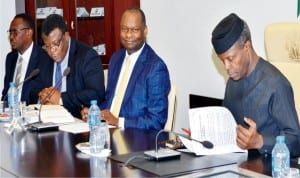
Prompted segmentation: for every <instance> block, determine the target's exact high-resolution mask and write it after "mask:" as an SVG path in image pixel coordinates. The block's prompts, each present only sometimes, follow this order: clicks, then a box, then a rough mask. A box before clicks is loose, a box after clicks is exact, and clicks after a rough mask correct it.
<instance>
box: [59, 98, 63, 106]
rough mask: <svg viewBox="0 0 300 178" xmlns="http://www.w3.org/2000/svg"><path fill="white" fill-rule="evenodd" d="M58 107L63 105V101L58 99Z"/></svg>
mask: <svg viewBox="0 0 300 178" xmlns="http://www.w3.org/2000/svg"><path fill="white" fill-rule="evenodd" d="M59 105H61V106H62V105H64V103H63V100H62V99H61V98H59Z"/></svg>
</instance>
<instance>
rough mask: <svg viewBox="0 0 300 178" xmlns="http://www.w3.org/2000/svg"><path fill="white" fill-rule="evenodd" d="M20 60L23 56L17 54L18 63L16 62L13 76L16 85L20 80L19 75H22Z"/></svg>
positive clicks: (21, 60)
mask: <svg viewBox="0 0 300 178" xmlns="http://www.w3.org/2000/svg"><path fill="white" fill-rule="evenodd" d="M22 62H23V58H22V56H19V58H18V63H17V68H16V69H17V70H16V76H15V85H16V86H18V85H19V83H20V80H21V76H22Z"/></svg>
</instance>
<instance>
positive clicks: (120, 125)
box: [118, 117, 125, 128]
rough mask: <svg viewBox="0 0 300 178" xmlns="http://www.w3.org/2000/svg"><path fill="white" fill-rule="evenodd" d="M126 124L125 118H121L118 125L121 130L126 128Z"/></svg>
mask: <svg viewBox="0 0 300 178" xmlns="http://www.w3.org/2000/svg"><path fill="white" fill-rule="evenodd" d="M124 122H125V118H124V117H119V123H118V126H119V128H124Z"/></svg>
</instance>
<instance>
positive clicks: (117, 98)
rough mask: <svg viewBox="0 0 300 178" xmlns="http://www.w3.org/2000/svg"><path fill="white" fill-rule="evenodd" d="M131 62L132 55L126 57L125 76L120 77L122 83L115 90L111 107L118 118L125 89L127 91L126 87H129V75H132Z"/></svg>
mask: <svg viewBox="0 0 300 178" xmlns="http://www.w3.org/2000/svg"><path fill="white" fill-rule="evenodd" d="M130 62H131V61H130V57H129V56H128V57H127V58H126V59H125V69H124V73H123V76H122V77H121V78H119V80H120V79H121V80H120V84H119V87H118V88H117V90H116V91H115V99H114V103H113V106H112V108H111V113H112V114H113V115H114V116H115V117H117V118H118V117H119V113H120V110H121V105H122V102H123V98H124V95H125V91H126V88H127V84H128V81H129V77H130V76H129V73H130V71H129V69H130Z"/></svg>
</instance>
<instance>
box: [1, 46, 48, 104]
mask: <svg viewBox="0 0 300 178" xmlns="http://www.w3.org/2000/svg"><path fill="white" fill-rule="evenodd" d="M49 59H50V58H49V56H48V55H47V53H46V52H45V50H44V49H42V48H41V47H40V46H38V45H36V44H33V48H32V52H31V55H30V59H29V63H28V67H27V70H26V74H25V78H27V77H28V76H29V75H30V73H31V72H32V71H33V70H34V69H37V68H40V66H41V63H43V61H44V60H49ZM17 60H18V52H17V51H16V50H13V51H11V52H10V53H8V54H7V56H6V61H5V77H4V88H3V90H2V98H1V100H7V98H4V97H5V96H6V95H7V92H8V89H9V83H10V82H11V81H13V80H14V72H15V68H16V64H17ZM23 80H24V79H23ZM34 80H35V78H32V79H31V80H28V81H27V82H25V83H23V86H22V87H23V88H22V93H21V101H26V103H27V104H33V103H34V102H33V101H31V100H30V93H31V90H32V89H33V88H34V87H39V86H38V83H35V84H37V85H33V82H34ZM21 81H22V80H21Z"/></svg>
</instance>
